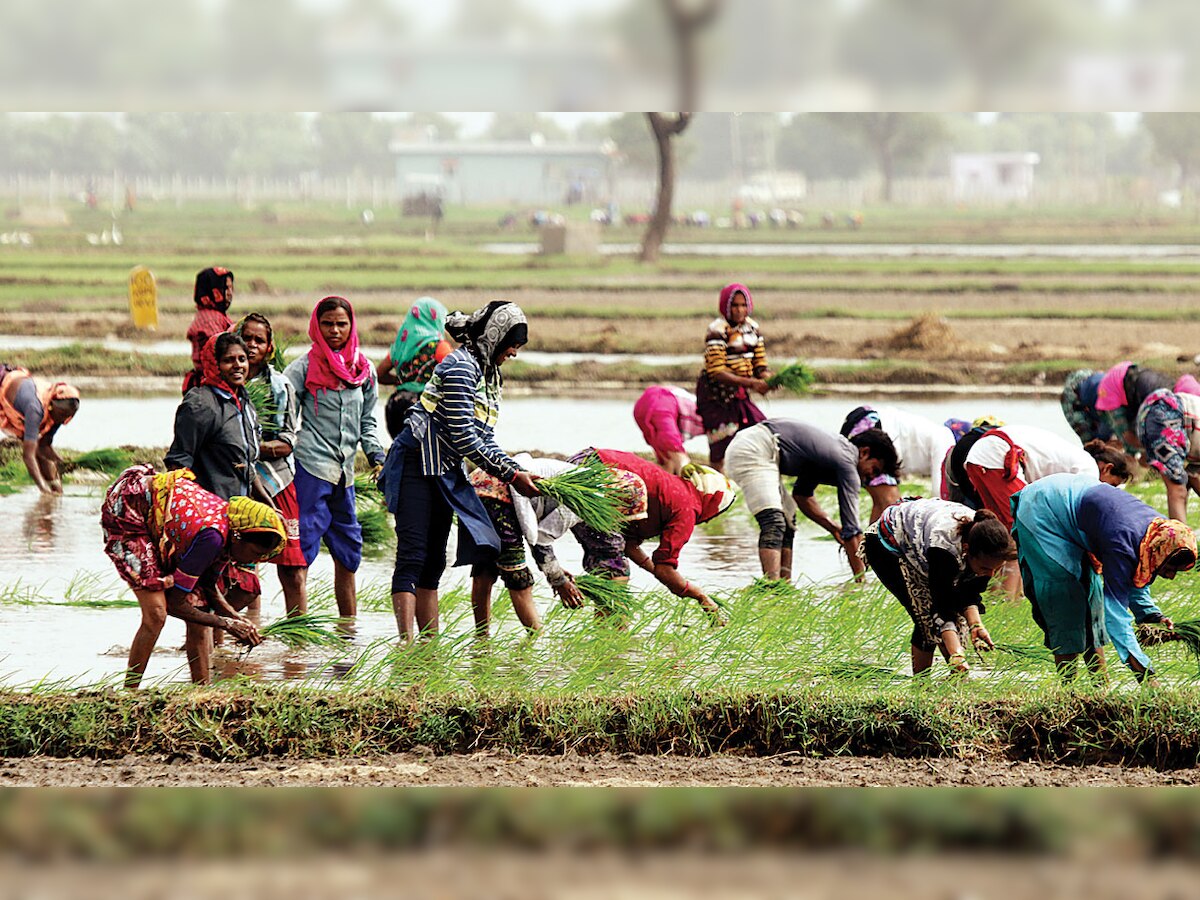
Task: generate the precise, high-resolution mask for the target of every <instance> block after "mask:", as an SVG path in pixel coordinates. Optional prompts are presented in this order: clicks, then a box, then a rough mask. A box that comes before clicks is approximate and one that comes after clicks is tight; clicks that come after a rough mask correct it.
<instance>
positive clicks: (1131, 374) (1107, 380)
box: [1096, 360, 1175, 453]
mask: <svg viewBox="0 0 1200 900" xmlns="http://www.w3.org/2000/svg"><path fill="white" fill-rule="evenodd" d="M1174 385H1175V381H1174V379H1172V378H1171V377H1170V376H1169V375H1165V374H1163V373H1162V372H1157V371H1155V370H1154V369H1146V368H1142V367H1141V366H1138V365H1136V364H1135V363H1132V362H1129V361H1128V360H1126V361H1125V362H1120V363H1117V364H1116V365H1115V366H1113V367H1112V368H1111V369H1109V370H1108V371H1107V372H1105V373H1104V375H1103V376H1102V377H1101V379H1100V384H1099V385H1098V386H1097V388H1096V410H1097V411H1098V412H1099V413H1100V414H1101V415H1103V416H1104V418H1105V422H1106V423H1107V425H1108V427H1109V429H1110V430H1111V431H1112V433H1113V435H1114V436H1115V437H1118V438H1120V439H1121V441H1122V442H1123V443H1124V444H1125V449H1126V451H1127V452H1129V453H1137V452H1138V450H1139V449H1140V448H1139V446H1138V437H1137V431H1136V424H1137V414H1138V409H1139V408H1140V407H1141V405H1142V403H1143V402H1144V401H1145V400H1146V398H1147V397H1149V396H1150V395H1151V394H1153V393H1154V392H1155V391H1158V390H1163V389H1169V388H1172V387H1174Z"/></svg>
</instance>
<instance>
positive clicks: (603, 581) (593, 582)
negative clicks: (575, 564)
mask: <svg viewBox="0 0 1200 900" xmlns="http://www.w3.org/2000/svg"><path fill="white" fill-rule="evenodd" d="M575 586H576V587H577V588H579V593H581V594H583V597H584V599H585V600H588V601H590V602H591V603H592V604H593V605H595V607H596V608H597V609H602V610H605V611H606V612H628V611H629V607H630V602H631V601H632V599H633V594H632V592H631V591H630V590H629V582H627V581H614V580H613V579H611V578H604V577H601V576H599V575H589V574H587V573H586V572H585V573H584V574H582V575H579V576H577V577H576V578H575Z"/></svg>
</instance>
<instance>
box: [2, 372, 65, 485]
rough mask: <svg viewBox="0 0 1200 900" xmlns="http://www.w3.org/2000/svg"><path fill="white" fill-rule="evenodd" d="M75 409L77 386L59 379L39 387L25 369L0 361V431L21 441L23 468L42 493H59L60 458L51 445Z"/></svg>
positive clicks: (60, 483)
mask: <svg viewBox="0 0 1200 900" xmlns="http://www.w3.org/2000/svg"><path fill="white" fill-rule="evenodd" d="M78 411H79V390H78V389H77V388H74V387H72V386H71V385H69V384H67V383H66V382H65V381H58V382H55V383H54V384H52V385H50V387H48V388H46V389H45V390H44V391H39V390H38V389H37V384H36V383H35V382H34V380H33V376H32V375H30V374H29V372H28V371H27V370H25V369H17V368H12V367H9V366H7V365H4V364H3V363H0V431H2V432H4V434H5V436H7V437H10V438H14V439H16V440H18V441H20V442H21V455H22V458H23V459H24V462H25V469H26V471H28V472H29V477H30V478H32V479H33V483H34V484H35V485H37V489H38V490H39V491H41V492H42V493H43V494H61V493H62V479H61V478H60V477H59V472H58V465H59V463H61V462H62V459H61V457H59V455H58V453H56V452H55V450H54V447H53V446H52V445H53V443H54V436H55V435H56V434H57V433H58V429H59V428H60V427H62V426H63V425H66V424H67V423H68V422H70V421H71V419H73V418H74V417H75V413H76V412H78Z"/></svg>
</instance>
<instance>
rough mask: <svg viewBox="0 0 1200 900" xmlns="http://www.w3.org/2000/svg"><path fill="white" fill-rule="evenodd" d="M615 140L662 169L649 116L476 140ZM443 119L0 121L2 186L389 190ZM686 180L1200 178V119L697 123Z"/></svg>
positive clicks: (638, 159) (965, 116) (890, 116)
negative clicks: (149, 182) (987, 173)
mask: <svg viewBox="0 0 1200 900" xmlns="http://www.w3.org/2000/svg"><path fill="white" fill-rule="evenodd" d="M534 133H537V134H541V135H542V136H543V138H545V140H547V141H564V140H577V141H584V142H587V143H592V144H598V143H600V142H603V141H612V142H613V143H614V144H615V145H616V147H617V149H618V152H619V154H620V157H621V163H622V166H623V168H624V169H625V170H626V171H630V172H633V173H641V174H645V175H647V176H649V175H652V174H653V173H654V172H655V171H656V169H657V165H658V161H657V155H656V152H655V144H654V138H653V135H652V133H651V131H650V128H649V127H648V125H647V121H646V116H645V115H644V114H643V113H622V114H619V115H616V116H614V117H612V118H609V119H605V120H597V121H589V122H584V123H583V124H581V125H580V126H579V127H578V128H577V129H575V131H574V132H573V133H572V132H569V131H567V130H566V129H564V128H563V126H562V125H560V124H559V123H558V122H556V121H555V120H554V119H553V118H551V117H549V116H548V115H546V114H543V113H497V114H496V115H495V116H494V118H493V121H492V123H491V125H490V127H489V128H488V129H487V130H486V132H485V133H484V134H482V135H480V137H479V138H478V139H479V140H528V139H529V137H530V135H532V134H534ZM459 137H460V126H459V124H458V123H457V122H455V121H454V120H452V119H450V118H448V117H446V116H444V115H441V114H438V113H409V114H395V115H387V116H381V115H376V114H373V113H366V112H354V113H321V114H317V115H304V114H299V113H222V112H163V113H126V114H115V115H102V114H83V115H73V116H68V115H48V116H34V115H15V114H7V115H2V116H0V175H15V174H25V175H45V174H48V173H50V172H56V173H59V174H62V175H100V174H106V173H112V172H114V171H116V172H119V173H121V174H122V175H124V176H127V177H131V176H139V175H153V176H172V175H176V174H179V175H183V176H201V177H208V178H236V177H243V176H260V177H277V178H290V177H297V176H300V175H303V174H308V173H311V174H314V175H318V176H322V177H345V176H360V177H369V178H375V177H382V178H387V177H391V176H392V175H393V174H394V172H395V165H394V161H393V159H392V155H391V153H390V151H389V145H390V143H391V142H392V141H394V140H400V141H423V140H429V139H436V140H456V139H459ZM677 144H678V154H677V169H678V177H679V178H682V179H691V180H716V179H726V178H748V177H749V176H751V175H752V174H753V173H755V172H760V171H765V170H796V171H800V172H803V173H804V174H805V175H806V176H807V177H808V178H809V179H810V180H821V179H855V178H860V177H863V176H865V175H870V174H875V173H877V174H880V175H882V176H883V178H884V180H885V182H887V181H890V179H891V178H896V177H907V176H922V175H925V176H935V175H941V174H945V173H946V171H947V170H948V161H949V155H950V153H951V152H970V151H1003V150H1014V151H1015V150H1020V151H1032V152H1035V153H1038V154H1039V155H1040V157H1041V163H1040V165H1039V168H1038V173H1039V176H1040V177H1048V178H1057V177H1067V178H1090V177H1102V176H1106V175H1112V176H1140V175H1150V174H1154V173H1156V172H1162V171H1163V170H1164V168H1166V169H1172V170H1173V171H1174V172H1175V173H1176V174H1177V177H1178V178H1179V180H1180V184H1181V185H1184V186H1186V184H1187V182H1188V180H1189V179H1190V178H1192V177H1196V176H1200V150H1198V149H1197V148H1200V114H1197V113H1159V114H1147V115H1146V116H1144V117H1143V119H1142V121H1141V124H1140V125H1139V126H1138V127H1136V128H1133V129H1125V130H1122V129H1119V128H1118V127H1117V124H1116V121H1115V120H1114V118H1113V117H1112V116H1110V115H1108V114H1107V113H1000V114H999V115H997V116H996V117H994V119H992V120H990V121H980V120H979V117H977V116H975V115H973V114H969V113H885V112H879V113H803V114H795V115H789V114H786V113H784V114H780V113H742V114H736V115H735V114H732V113H696V114H694V115H693V116H692V119H691V122H690V126H689V128H688V129H687V131H686V132H684V133H682V134H680V135H679V136H678V138H677Z"/></svg>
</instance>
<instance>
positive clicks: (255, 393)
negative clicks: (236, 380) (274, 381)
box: [246, 378, 279, 422]
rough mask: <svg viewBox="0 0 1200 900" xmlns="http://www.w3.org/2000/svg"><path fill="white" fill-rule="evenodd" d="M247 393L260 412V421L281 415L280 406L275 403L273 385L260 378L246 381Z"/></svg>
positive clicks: (256, 410)
mask: <svg viewBox="0 0 1200 900" xmlns="http://www.w3.org/2000/svg"><path fill="white" fill-rule="evenodd" d="M246 395H247V396H248V397H249V398H250V403H251V405H252V406H253V407H254V412H255V413H257V414H258V421H259V422H270V421H272V420H273V419H274V418H275V417H276V416H277V415H279V407H278V406H276V405H275V395H274V394H273V393H272V392H271V385H270V384H269V383H268V382H266V381H263V380H262V379H260V378H255V379H253V380H251V381H247V382H246Z"/></svg>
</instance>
